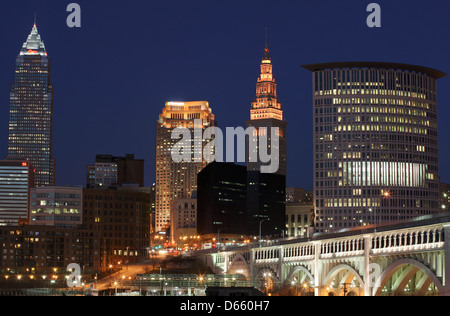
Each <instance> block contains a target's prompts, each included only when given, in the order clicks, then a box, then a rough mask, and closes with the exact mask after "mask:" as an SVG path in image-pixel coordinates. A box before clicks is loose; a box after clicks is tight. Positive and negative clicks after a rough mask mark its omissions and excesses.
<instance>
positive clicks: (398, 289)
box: [372, 259, 445, 296]
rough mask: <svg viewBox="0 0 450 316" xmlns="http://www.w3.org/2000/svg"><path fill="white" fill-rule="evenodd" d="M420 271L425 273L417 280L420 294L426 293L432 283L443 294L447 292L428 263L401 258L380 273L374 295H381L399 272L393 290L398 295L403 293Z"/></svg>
mask: <svg viewBox="0 0 450 316" xmlns="http://www.w3.org/2000/svg"><path fill="white" fill-rule="evenodd" d="M419 271H421V272H422V273H423V276H422V277H421V278H420V280H419V281H418V282H417V287H416V290H417V293H418V295H419V296H423V295H425V294H426V292H427V290H428V287H429V286H430V285H431V284H432V283H433V284H434V285H435V286H436V288H437V290H438V291H439V293H440V294H441V295H442V294H444V293H445V290H444V287H443V286H442V283H441V281H440V280H439V279H438V277H437V276H436V275H435V274H434V273H433V271H431V270H430V269H429V268H428V267H427V266H426V265H424V264H423V263H422V262H420V261H417V260H414V259H400V260H398V261H395V262H394V263H392V264H391V265H389V266H388V267H387V268H386V269H385V270H384V272H383V273H382V274H381V275H380V277H379V278H378V279H377V281H376V282H375V286H374V288H373V290H372V295H373V296H380V295H381V294H382V291H383V289H384V288H385V286H386V285H387V284H388V282H389V281H392V282H393V281H394V280H391V279H392V277H393V276H394V275H395V274H396V273H398V272H400V273H399V275H398V278H397V279H396V280H395V282H394V284H393V289H392V290H393V291H394V292H395V294H396V295H400V294H402V293H403V291H404V290H405V288H406V286H407V284H408V283H409V282H410V281H411V279H412V278H413V277H414V276H415V275H416V273H417V272H419Z"/></svg>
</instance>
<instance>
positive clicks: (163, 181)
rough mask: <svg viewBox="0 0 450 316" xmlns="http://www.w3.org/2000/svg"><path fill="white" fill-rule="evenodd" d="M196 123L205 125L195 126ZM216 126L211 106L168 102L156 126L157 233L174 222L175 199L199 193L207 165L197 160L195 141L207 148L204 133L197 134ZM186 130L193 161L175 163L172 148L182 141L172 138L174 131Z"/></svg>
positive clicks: (186, 197)
mask: <svg viewBox="0 0 450 316" xmlns="http://www.w3.org/2000/svg"><path fill="white" fill-rule="evenodd" d="M195 120H200V121H201V122H202V123H201V125H199V126H195V124H194V123H195V122H194V121H195ZM211 126H215V117H214V114H213V113H212V110H211V108H210V107H209V103H208V102H206V101H197V102H167V103H166V106H165V108H164V109H163V112H162V113H161V115H160V116H159V120H158V122H157V124H156V210H155V226H156V227H155V230H156V231H157V232H161V231H164V230H165V229H167V228H168V225H169V223H170V207H171V204H172V202H173V201H174V200H177V199H190V198H191V197H192V194H193V193H194V192H195V191H197V174H198V173H199V172H200V171H201V170H202V169H203V168H204V167H205V166H206V164H207V163H206V161H205V160H204V159H202V161H201V162H196V161H195V160H194V151H195V142H200V143H201V144H202V149H203V146H204V145H205V141H203V138H202V136H203V135H202V134H201V135H200V134H199V133H195V132H194V128H195V129H197V130H200V131H203V130H204V129H206V128H208V127H211ZM177 127H184V128H187V129H189V131H190V132H191V139H192V141H191V143H190V144H191V153H192V160H191V161H188V162H186V161H182V162H174V161H173V159H172V148H173V147H174V145H175V144H176V143H177V142H178V141H179V139H172V131H173V130H174V129H175V128H177Z"/></svg>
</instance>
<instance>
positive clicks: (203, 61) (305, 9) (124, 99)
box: [0, 1, 450, 189]
mask: <svg viewBox="0 0 450 316" xmlns="http://www.w3.org/2000/svg"><path fill="white" fill-rule="evenodd" d="M55 3H56V2H55V1H53V2H52V1H49V2H48V3H46V4H43V5H42V4H41V5H40V6H37V5H36V4H31V1H30V2H29V6H25V7H26V8H27V9H26V10H24V9H23V6H19V5H17V4H7V5H6V7H7V8H6V10H5V11H4V12H8V15H5V16H3V17H2V18H3V19H2V21H1V22H0V23H1V24H0V25H1V26H2V27H3V28H5V26H6V25H7V28H8V30H10V32H8V34H2V35H1V36H2V37H3V38H2V42H3V43H5V45H4V46H2V48H1V50H0V52H1V54H2V56H4V58H3V59H2V60H1V62H0V66H1V67H2V68H3V69H5V71H4V72H3V73H4V74H3V75H2V76H1V78H0V84H1V85H0V86H3V87H4V88H2V89H3V93H1V92H0V103H1V104H2V111H3V112H2V113H4V114H5V115H1V116H0V117H1V119H0V124H1V125H0V126H3V128H4V131H6V130H7V121H6V120H5V117H6V116H7V115H6V113H7V112H5V111H7V108H8V106H7V105H8V100H7V98H8V96H9V93H8V91H7V89H8V87H9V85H10V84H11V82H12V77H13V76H12V75H13V71H12V69H13V68H12V65H13V60H14V56H15V55H17V53H18V45H21V42H23V38H24V36H26V34H29V32H30V28H31V26H32V24H33V17H34V13H35V12H36V13H37V25H38V28H39V31H40V33H41V35H42V37H43V40H44V42H45V43H46V45H47V48H48V49H49V51H51V52H52V56H51V57H52V77H53V79H52V83H53V84H55V85H56V87H55V127H54V134H55V136H54V155H55V158H56V159H57V161H58V165H57V170H58V171H57V184H58V185H67V184H73V185H82V184H84V172H83V171H84V168H85V164H87V163H89V162H90V161H92V160H93V157H95V155H96V154H101V153H111V154H116V155H123V154H125V153H127V152H132V153H135V154H136V157H137V158H140V159H145V164H146V168H145V170H146V179H145V180H146V181H145V182H146V186H150V185H151V184H152V183H153V182H155V179H154V174H155V172H154V155H153V152H154V144H153V142H152V141H151V140H152V139H154V135H155V134H154V133H155V132H154V131H153V129H154V128H153V127H152V125H153V124H152V122H154V121H155V119H157V116H158V114H159V109H160V107H161V106H162V104H164V103H165V102H166V101H178V100H207V101H209V102H210V103H211V104H213V105H214V112H215V114H216V116H217V120H218V121H219V122H220V125H221V126H244V125H245V120H246V119H248V118H249V114H248V104H249V103H250V102H251V101H252V100H253V98H254V82H255V79H256V78H257V77H258V72H259V71H258V68H259V63H260V55H261V47H262V46H263V44H264V30H265V28H266V27H267V28H268V42H269V47H270V48H271V57H272V59H273V60H274V63H275V67H274V68H275V69H274V72H276V76H277V81H278V84H279V87H280V91H279V94H280V96H281V100H280V101H281V102H282V104H283V108H284V112H285V117H286V120H287V121H288V122H292V123H291V124H290V126H289V127H288V134H289V135H296V136H295V138H294V137H291V138H290V140H289V143H288V156H289V157H290V159H289V160H288V174H289V176H288V186H297V187H305V188H309V189H311V188H312V182H313V181H312V170H311V165H312V161H313V157H312V153H311V154H305V152H304V151H303V150H302V149H299V148H298V147H300V145H299V144H302V145H304V146H305V147H306V148H310V149H311V152H312V133H313V129H312V122H311V118H312V112H311V107H310V104H311V102H312V96H311V78H310V74H309V73H308V71H306V70H304V69H302V68H301V67H300V65H302V64H308V63H314V62H334V61H348V60H361V61H364V60H373V61H391V62H401V63H407V64H415V65H422V66H426V67H432V68H437V69H440V70H442V71H444V72H448V69H447V67H446V66H445V65H447V61H446V58H445V56H446V55H448V52H449V51H450V49H449V47H448V44H447V43H445V41H444V40H443V39H442V38H441V36H443V34H440V33H439V32H430V31H428V30H434V29H435V28H437V27H445V26H446V23H448V20H449V19H446V14H447V13H446V12H449V10H446V9H447V8H448V6H449V4H447V3H445V2H444V1H439V2H437V3H436V2H435V3H433V5H428V6H423V5H422V6H421V7H422V10H419V9H418V6H414V5H413V4H411V2H405V1H400V2H398V3H396V4H390V3H389V4H388V3H385V2H380V5H381V7H382V8H383V15H382V18H383V26H382V27H381V28H380V29H370V28H368V27H367V26H366V25H365V19H366V17H367V13H366V12H365V8H366V4H361V3H359V2H357V1H350V2H349V3H346V4H337V3H332V2H330V3H328V4H327V5H323V6H319V5H314V4H296V5H290V4H289V5H288V4H285V5H281V6H278V7H276V8H274V11H273V12H270V13H269V12H266V11H265V10H264V9H263V7H264V5H261V6H258V7H254V6H252V5H251V3H242V4H230V5H229V6H224V5H220V4H203V3H201V2H195V3H193V4H190V5H189V6H186V5H182V4H181V3H180V4H176V3H174V4H170V5H169V4H167V5H166V4H154V3H153V4H151V5H149V7H148V10H142V7H140V9H139V10H138V8H137V7H136V8H135V7H131V8H128V9H127V10H125V12H122V11H120V10H119V9H120V8H121V6H120V5H119V4H118V2H115V1H112V2H109V3H108V6H104V5H100V4H93V3H92V4H91V3H82V2H81V3H80V4H81V7H82V9H83V11H82V17H83V25H82V27H81V28H80V29H69V28H68V27H67V26H66V25H65V18H66V16H67V15H66V13H65V5H66V4H55ZM406 3H408V5H407V6H406V5H405V4H406ZM200 4H201V5H200ZM144 6H145V5H144ZM254 9H255V12H253V10H254ZM28 10H29V11H30V12H29V13H27V11H28ZM185 11H187V12H188V14H189V15H190V16H192V17H196V16H204V17H205V18H204V19H203V20H202V19H197V22H193V21H194V20H196V19H189V20H183V19H182V18H181V17H182V16H183V14H184V13H183V12H185ZM58 12H60V13H59V14H58ZM118 12H121V15H119V14H118ZM169 13H171V15H170V17H171V18H170V23H169V21H166V22H164V23H161V24H160V26H158V24H157V23H160V22H161V19H162V17H158V14H162V15H163V16H169V15H168V14H169ZM145 14H147V15H148V16H147V17H151V18H152V19H140V18H142V17H143V16H144V15H145ZM420 14H422V15H423V18H421V19H420V20H418V17H419V15H420ZM133 17H137V18H133ZM431 17H433V18H431ZM146 21H149V26H148V27H147V25H146ZM324 21H325V22H324ZM421 21H423V22H421ZM337 22H339V23H338V24H336V23H337ZM322 24H323V25H322ZM308 25H312V27H313V31H312V32H310V31H307V28H306V27H307V26H308ZM330 25H333V27H334V32H335V33H336V34H341V35H340V36H334V37H333V34H328V33H326V31H327V29H329V27H330ZM206 26H208V27H206ZM406 29H412V32H409V31H408V32H406V31H405V30H406ZM149 30H150V31H149ZM344 31H345V33H344ZM414 31H415V32H414ZM148 32H150V35H151V36H150V37H151V40H149V41H142V40H141V41H139V42H138V41H137V39H138V38H143V37H144V36H146V34H148ZM413 34H414V35H413ZM125 35H127V36H125ZM325 35H327V36H326V39H327V40H326V41H324V40H321V38H324V36H325ZM328 35H329V36H328ZM400 35H401V36H400ZM418 35H422V37H423V36H427V38H428V40H429V41H430V42H432V43H434V44H435V46H434V49H433V50H427V49H425V48H424V47H421V46H417V45H415V43H416V41H417V38H418V37H417V36H418ZM147 36H148V35H147ZM399 36H400V37H399ZM60 37H64V38H65V39H67V40H66V41H60V40H59V38H60ZM398 38H401V40H397V39H398ZM354 39H357V40H354ZM325 42H326V43H325ZM111 43H116V44H117V45H116V44H114V45H112V44H111ZM122 43H123V44H122ZM338 43H341V44H342V45H338ZM387 45H388V46H389V47H390V48H391V49H390V50H389V51H387V50H386V49H385V48H384V47H386V46H387ZM413 45H414V46H413ZM14 47H17V48H16V49H14ZM325 47H336V49H335V50H333V51H331V52H330V51H329V50H328V51H325V52H324V51H323V49H324V48H325ZM410 47H415V52H416V53H415V54H408V53H407V51H408V49H409V48H410ZM368 48H370V50H369V49H368ZM111 52H113V53H111ZM143 52H145V53H146V56H147V57H146V58H145V62H141V61H138V60H132V58H131V57H132V56H135V55H136V54H138V53H141V54H142V53H143ZM118 56H122V57H118ZM163 57H165V58H164V59H163ZM99 58H101V59H99ZM122 58H123V59H122ZM98 60H102V61H103V62H102V63H101V64H98V63H96V61H98ZM121 60H126V62H124V63H120V61H121ZM113 65H114V66H116V67H112V66H113ZM86 73H90V74H91V75H89V76H86ZM119 74H123V76H122V75H121V76H119ZM188 74H189V76H190V78H193V79H192V80H189V82H187V81H186V79H185V78H186V76H187V75H188ZM117 77H118V78H117ZM120 77H123V78H127V80H120ZM108 78H112V79H108ZM99 82H104V83H101V84H100V83H99ZM230 82H231V83H232V84H229V83H230ZM448 84H449V79H448V78H444V79H443V80H442V81H441V82H440V83H439V87H440V90H441V91H445V87H446V86H447V85H448ZM83 87H84V88H83ZM230 91H231V92H230ZM88 96H90V97H89V98H88ZM130 96H131V97H130ZM449 99H450V98H449V96H447V95H446V94H445V93H442V94H441V95H440V96H439V102H438V103H439V104H440V107H439V108H438V112H439V117H441V118H442V117H446V116H447V113H448V112H447V111H448V110H447V109H446V106H445V105H446V104H447V103H448V102H449ZM229 104H232V106H233V110H234V111H233V115H230V114H228V113H227V112H230V111H229V110H228V109H229ZM118 127H119V128H118ZM448 128H449V127H448V126H446V125H445V124H439V130H440V131H439V135H440V137H439V144H440V165H441V166H442V164H443V163H445V161H446V159H447V157H449V156H450V150H449V147H450V146H448V145H447V140H446V137H445V136H446V135H448V133H449V131H448V130H447V129H448ZM2 134H3V136H1V137H0V155H2V156H6V155H7V152H6V136H5V135H4V134H5V133H2ZM133 136H134V137H135V138H138V139H141V140H140V141H135V142H130V139H132V138H133ZM147 138H148V139H149V140H150V141H146V139H147ZM78 144H79V145H78ZM81 146H82V147H81ZM80 149H81V150H80ZM75 157H76V158H75ZM440 174H441V181H443V182H446V181H449V179H450V176H449V174H450V171H447V170H446V168H443V167H441V172H440Z"/></svg>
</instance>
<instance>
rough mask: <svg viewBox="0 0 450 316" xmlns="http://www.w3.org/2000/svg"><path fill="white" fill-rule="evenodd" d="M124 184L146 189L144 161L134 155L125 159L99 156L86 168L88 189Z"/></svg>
mask: <svg viewBox="0 0 450 316" xmlns="http://www.w3.org/2000/svg"><path fill="white" fill-rule="evenodd" d="M124 184H135V185H137V186H139V187H144V160H143V159H135V157H134V155H133V154H127V155H125V157H117V156H113V155H97V156H96V158H95V163H94V164H93V165H88V166H86V187H88V188H110V187H113V186H121V185H124Z"/></svg>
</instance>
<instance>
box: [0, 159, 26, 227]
mask: <svg viewBox="0 0 450 316" xmlns="http://www.w3.org/2000/svg"><path fill="white" fill-rule="evenodd" d="M33 185H34V169H33V167H32V166H31V165H30V164H29V163H28V162H27V161H24V160H21V161H15V160H3V161H0V226H7V225H10V226H14V225H15V226H17V225H18V224H19V221H22V222H27V221H28V217H29V210H30V189H31V188H32V187H33Z"/></svg>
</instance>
